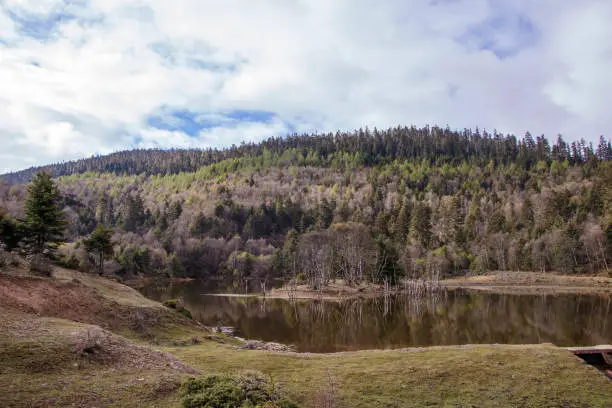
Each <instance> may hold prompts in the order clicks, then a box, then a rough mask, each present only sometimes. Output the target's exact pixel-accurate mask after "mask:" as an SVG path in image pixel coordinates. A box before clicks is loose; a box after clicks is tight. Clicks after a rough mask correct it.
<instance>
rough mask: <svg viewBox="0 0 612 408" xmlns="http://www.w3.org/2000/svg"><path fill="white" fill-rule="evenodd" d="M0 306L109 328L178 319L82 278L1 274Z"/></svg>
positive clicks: (136, 328) (141, 329)
mask: <svg viewBox="0 0 612 408" xmlns="http://www.w3.org/2000/svg"><path fill="white" fill-rule="evenodd" d="M0 308H3V309H14V310H18V311H21V312H25V313H33V314H36V315H40V316H48V317H60V318H63V319H68V320H73V321H76V322H81V323H88V324H95V325H98V326H101V327H103V328H105V329H110V330H118V329H129V330H133V331H134V332H138V333H141V332H144V331H146V329H147V328H148V327H151V326H154V325H157V324H160V323H162V322H164V321H169V320H172V319H178V317H174V316H173V315H171V314H170V313H171V312H170V311H167V310H166V309H164V308H162V307H134V306H127V305H124V304H121V303H118V302H116V301H114V300H111V299H109V298H108V297H107V296H105V295H104V294H103V293H101V292H100V291H99V290H97V289H95V288H92V287H89V286H86V285H85V284H83V283H81V282H80V281H78V280H76V281H58V280H54V279H50V278H39V277H31V276H13V275H6V274H0Z"/></svg>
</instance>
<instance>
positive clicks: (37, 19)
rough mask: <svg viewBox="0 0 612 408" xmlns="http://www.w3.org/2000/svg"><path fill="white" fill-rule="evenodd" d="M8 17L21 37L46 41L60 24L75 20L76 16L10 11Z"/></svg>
mask: <svg viewBox="0 0 612 408" xmlns="http://www.w3.org/2000/svg"><path fill="white" fill-rule="evenodd" d="M7 15H8V16H9V17H10V18H11V20H13V21H14V22H15V24H16V25H17V28H18V29H19V33H20V34H21V35H24V36H27V37H31V38H34V39H36V40H39V41H44V40H47V39H50V38H52V37H53V35H54V33H55V31H56V29H57V27H58V26H59V25H60V24H63V23H66V22H68V21H71V20H74V19H75V16H74V15H72V14H69V13H63V12H58V13H55V12H54V13H49V14H44V15H41V14H24V13H20V14H16V13H14V12H11V11H9V12H8V13H7Z"/></svg>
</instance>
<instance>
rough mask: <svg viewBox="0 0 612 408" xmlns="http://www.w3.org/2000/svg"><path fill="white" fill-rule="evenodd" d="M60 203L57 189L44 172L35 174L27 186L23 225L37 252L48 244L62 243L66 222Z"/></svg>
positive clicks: (60, 199)
mask: <svg viewBox="0 0 612 408" xmlns="http://www.w3.org/2000/svg"><path fill="white" fill-rule="evenodd" d="M61 201H62V197H61V195H60V192H59V188H58V187H57V185H56V184H55V183H54V182H53V180H51V176H50V175H49V174H48V173H46V172H44V171H43V172H40V173H38V174H36V176H35V177H34V179H33V180H32V183H30V185H28V199H27V200H26V202H25V213H26V217H25V224H26V227H27V229H28V234H29V236H30V238H31V239H32V241H33V243H34V246H35V250H36V251H37V252H42V250H43V249H44V247H45V246H46V245H48V244H52V245H54V244H58V243H60V242H62V241H63V237H64V231H65V229H66V220H65V219H64V217H63V213H62V210H61V207H60V205H61Z"/></svg>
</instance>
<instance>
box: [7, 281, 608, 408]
mask: <svg viewBox="0 0 612 408" xmlns="http://www.w3.org/2000/svg"><path fill="white" fill-rule="evenodd" d="M13 272H14V273H11V274H10V275H7V274H0V291H2V293H0V332H1V333H2V337H1V338H0V361H1V362H2V364H0V390H2V392H0V406H2V407H26V406H27V407H30V406H49V407H53V406H57V407H69V406H73V407H94V406H95V407H102V406H116V407H140V406H147V407H178V406H180V398H179V393H178V388H179V384H180V383H181V381H183V380H184V379H185V378H186V377H187V376H189V375H191V374H189V373H191V372H193V371H192V369H195V370H197V371H199V372H200V373H202V374H209V373H227V372H241V371H244V370H245V369H253V370H258V371H262V372H263V373H264V374H266V375H270V376H271V377H272V379H273V380H274V381H275V382H277V383H278V384H279V385H280V386H281V387H282V388H283V389H284V390H285V391H286V392H287V393H288V396H289V397H290V398H292V399H294V400H296V401H298V402H299V403H300V404H301V405H302V406H305V407H320V406H328V407H351V408H352V407H411V406H414V407H422V406H448V407H467V406H478V407H498V406H513V407H552V406H558V407H581V408H582V407H610V406H612V382H610V380H609V379H607V378H606V377H605V376H604V375H603V374H602V373H600V372H599V371H597V370H596V369H595V368H593V367H591V366H588V365H586V364H584V363H583V362H582V361H581V360H580V359H578V358H576V357H575V356H574V355H572V354H571V353H569V352H567V351H565V350H562V349H559V348H556V347H554V346H552V345H539V346H502V345H500V346H495V345H489V346H487V345H480V346H461V347H431V348H423V349H406V350H395V351H362V352H347V353H336V354H299V353H275V352H268V351H259V350H240V349H237V348H236V344H235V341H233V340H231V339H227V338H225V337H223V336H220V335H213V334H211V333H209V332H206V331H203V330H202V328H198V327H197V326H196V325H194V324H192V323H189V322H188V321H186V320H185V319H183V318H181V317H180V316H177V315H175V314H173V313H172V312H171V311H169V310H167V309H165V308H163V307H161V306H160V305H158V304H156V303H154V302H151V301H149V300H147V299H144V298H142V296H140V295H139V294H138V293H136V292H134V291H132V290H131V289H129V288H126V287H124V286H123V285H120V284H119V283H116V282H111V281H105V280H104V279H101V278H98V277H95V276H86V275H82V274H79V273H78V272H72V271H66V270H60V271H59V273H57V272H56V276H55V278H53V279H51V278H40V277H36V278H34V277H31V276H17V275H18V274H19V273H18V272H19V271H13ZM22 275H23V274H22ZM75 279H77V280H78V282H75V281H74V280H75ZM143 299H144V300H143ZM66 309H72V310H66ZM104 309H109V310H110V312H105V310H104ZM142 310H152V311H155V313H154V314H153V315H152V316H154V317H156V319H149V318H144V320H142V321H141V323H142V324H143V325H145V326H146V329H147V330H148V332H149V337H147V336H142V335H140V334H139V333H138V332H135V331H134V330H133V327H132V325H133V323H134V321H133V319H130V318H128V317H129V316H133V315H135V314H137V312H139V311H142ZM98 315H99V316H98ZM159 316H161V318H158V317H159ZM79 319H80V320H81V321H82V323H78V322H76V321H75V320H79ZM96 322H100V323H101V324H100V325H95V324H92V323H96ZM103 325H107V326H109V327H111V330H104V329H102V328H101V327H100V326H103ZM118 333H125V334H127V335H128V336H130V338H125V337H122V336H120V335H118ZM193 336H198V338H199V339H201V342H200V343H199V342H194V341H187V340H189V339H191V338H192V337H193ZM148 339H154V340H148ZM158 339H164V343H165V344H172V342H173V341H174V342H176V343H175V344H180V345H181V346H173V347H161V348H160V347H157V346H152V345H151V343H152V342H158V343H159V341H158ZM156 348H157V349H156Z"/></svg>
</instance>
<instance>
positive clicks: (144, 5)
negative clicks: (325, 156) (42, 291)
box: [0, 0, 612, 172]
mask: <svg viewBox="0 0 612 408" xmlns="http://www.w3.org/2000/svg"><path fill="white" fill-rule="evenodd" d="M11 16H13V17H11ZM14 16H19V18H20V19H21V20H19V19H18V20H17V21H13V18H14ZM50 16H54V18H50ZM611 18H612V3H610V2H604V1H599V0H585V1H581V2H572V1H569V0H558V1H557V0H555V1H553V0H543V1H539V2H533V1H529V0H517V1H514V2H505V1H501V0H437V1H417V0H413V1H400V0H394V1H388V2H384V3H381V2H376V1H374V0H353V1H349V0H338V1H334V2H330V1H327V0H311V1H307V0H287V1H285V0H283V1H281V0H270V1H266V2H264V1H258V2H255V1H246V0H243V1H239V0H227V1H223V2H219V1H213V0H208V1H204V0H173V1H171V2H169V1H166V0H150V1H147V0H134V1H126V0H90V1H88V2H84V1H83V2H75V1H60V0H36V1H30V0H5V1H4V2H3V3H2V5H0V87H1V89H2V92H0V150H1V154H2V162H1V163H0V172H2V171H5V170H15V169H19V168H22V167H25V166H29V165H33V164H44V163H47V162H50V161H57V160H63V159H68V158H76V157H82V156H88V155H90V154H92V153H106V152H110V151H113V150H118V149H124V148H130V147H133V146H134V143H136V142H135V140H136V141H138V142H137V143H139V146H144V147H196V146H225V145H230V144H232V143H239V142H240V141H241V140H261V139H262V138H265V137H267V136H271V135H278V134H283V133H286V132H288V131H289V127H288V125H287V123H291V124H292V125H293V126H294V127H295V128H296V129H298V130H299V131H302V130H319V131H334V130H336V129H337V128H342V129H353V128H356V127H360V126H365V125H368V126H377V127H379V128H384V127H387V126H395V125H397V124H406V125H411V124H415V125H424V124H439V125H442V126H444V125H446V124H449V125H450V126H451V127H457V128H463V127H475V126H479V127H481V128H482V127H486V128H488V129H493V128H496V129H497V130H499V131H503V132H513V133H517V134H519V135H520V134H522V133H523V132H525V131H526V130H531V131H532V133H535V134H539V133H546V134H547V135H549V137H551V138H554V137H555V135H556V134H557V133H563V134H564V135H565V136H566V138H567V139H570V140H572V139H575V138H579V137H586V138H588V139H590V140H595V139H596V138H597V137H598V135H599V134H601V133H605V132H606V131H608V129H610V128H611V127H612V119H610V118H609V115H608V113H607V112H606V110H607V107H608V106H609V105H610V102H612V96H611V95H612V80H610V79H609V78H608V76H609V74H608V73H609V72H611V70H612V28H610V25H609V24H608V22H609V21H610V19H611ZM37 24H38V25H40V26H41V27H43V28H45V30H43V32H49V38H48V39H46V40H45V39H40V38H37V39H35V38H31V37H28V36H27V35H26V33H27V32H29V31H28V30H29V29H33V28H37V27H36V25H37ZM530 30H532V31H530ZM51 33H52V34H51ZM496 53H497V54H498V55H499V56H503V57H504V58H501V59H500V58H498V55H496ZM160 109H163V110H164V112H168V111H172V110H189V111H191V112H193V114H194V117H197V118H198V119H197V120H199V121H200V122H201V121H206V123H209V124H211V126H212V125H214V126H216V127H212V128H210V129H208V128H207V129H204V130H202V131H200V132H199V133H197V134H196V135H194V136H189V135H188V134H186V133H184V132H180V131H176V130H173V131H169V130H162V129H154V128H151V126H150V123H148V121H147V118H148V117H149V116H150V115H152V114H156V113H158V112H160ZM236 110H246V111H248V110H256V111H263V112H272V113H274V114H275V116H274V117H273V119H272V120H267V121H265V122H263V123H259V122H253V123H245V122H237V119H236V118H228V117H226V116H224V114H225V113H227V112H231V111H236ZM197 120H196V121H197ZM171 121H172V119H171V118H169V119H168V120H167V122H168V124H169V125H170V124H171V123H170V122H171Z"/></svg>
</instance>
